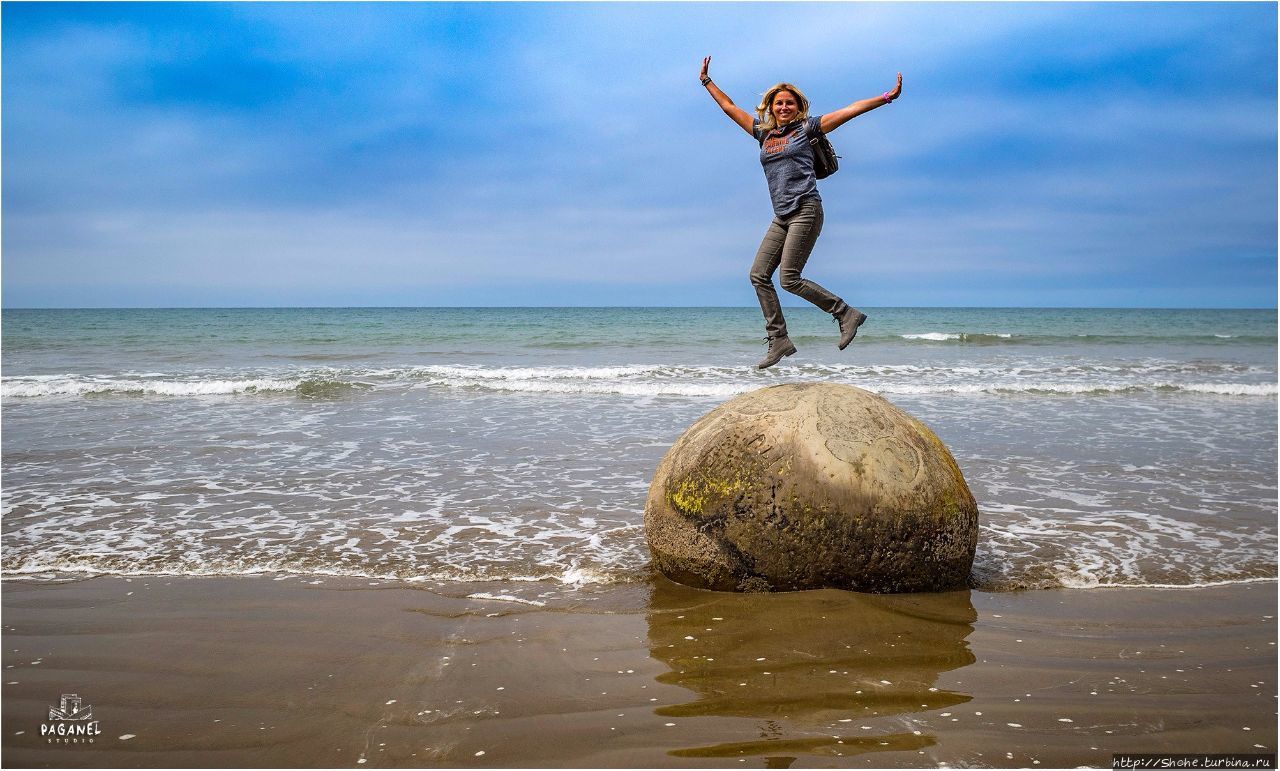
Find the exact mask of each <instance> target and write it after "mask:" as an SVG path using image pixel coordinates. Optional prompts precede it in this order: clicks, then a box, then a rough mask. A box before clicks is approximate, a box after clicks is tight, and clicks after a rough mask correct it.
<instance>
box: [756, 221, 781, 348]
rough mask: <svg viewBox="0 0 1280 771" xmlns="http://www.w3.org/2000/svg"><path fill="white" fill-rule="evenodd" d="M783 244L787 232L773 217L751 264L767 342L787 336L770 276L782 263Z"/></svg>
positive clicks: (776, 293) (779, 304) (771, 276)
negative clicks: (769, 339)
mask: <svg viewBox="0 0 1280 771" xmlns="http://www.w3.org/2000/svg"><path fill="white" fill-rule="evenodd" d="M786 240H787V231H786V230H784V229H783V228H782V225H781V224H780V223H779V221H778V218H777V217H774V218H773V222H771V223H769V229H768V230H767V231H765V234H764V240H763V241H761V242H760V248H759V249H758V250H757V251H756V259H755V261H754V262H753V263H752V264H751V285H752V286H754V287H755V288H756V299H758V300H759V301H760V311H761V312H762V313H764V329H765V333H766V334H767V335H768V336H769V337H770V338H776V337H786V335H787V320H786V319H785V318H784V317H783V315H782V303H780V302H778V292H777V290H775V289H774V288H773V273H774V271H776V270H777V269H778V264H779V262H780V261H781V260H782V250H783V246H784V245H785V243H786Z"/></svg>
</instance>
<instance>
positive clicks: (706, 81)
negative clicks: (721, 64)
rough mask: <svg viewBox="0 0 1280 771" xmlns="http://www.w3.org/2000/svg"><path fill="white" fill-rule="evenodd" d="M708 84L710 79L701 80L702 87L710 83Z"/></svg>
mask: <svg viewBox="0 0 1280 771" xmlns="http://www.w3.org/2000/svg"><path fill="white" fill-rule="evenodd" d="M710 82H711V78H703V79H702V85H704V86H705V85H707V84H708V83H710Z"/></svg>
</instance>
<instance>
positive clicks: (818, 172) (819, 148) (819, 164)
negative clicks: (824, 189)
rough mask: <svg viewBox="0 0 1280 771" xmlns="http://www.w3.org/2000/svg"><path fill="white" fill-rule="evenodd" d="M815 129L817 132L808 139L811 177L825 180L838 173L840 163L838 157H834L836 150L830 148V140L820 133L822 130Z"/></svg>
mask: <svg viewBox="0 0 1280 771" xmlns="http://www.w3.org/2000/svg"><path fill="white" fill-rule="evenodd" d="M815 128H817V131H814V132H813V136H811V137H809V147H810V149H812V150H813V176H815V177H817V178H818V179H826V178H827V177H829V176H831V175H832V174H835V173H836V172H837V171H839V169H840V161H839V160H837V159H838V158H839V157H840V156H838V155H836V149H835V148H834V147H832V146H831V140H830V139H827V135H826V134H824V133H822V129H821V128H820V127H818V126H816V125H815Z"/></svg>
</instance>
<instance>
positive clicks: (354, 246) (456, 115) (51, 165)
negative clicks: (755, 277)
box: [2, 3, 1277, 307]
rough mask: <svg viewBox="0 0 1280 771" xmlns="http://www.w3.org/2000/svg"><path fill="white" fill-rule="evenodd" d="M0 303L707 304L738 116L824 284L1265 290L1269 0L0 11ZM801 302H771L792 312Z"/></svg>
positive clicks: (1013, 299)
mask: <svg viewBox="0 0 1280 771" xmlns="http://www.w3.org/2000/svg"><path fill="white" fill-rule="evenodd" d="M2 13H3V75H2V77H3V84H2V85H3V149H4V155H3V268H2V270H3V276H2V278H3V298H2V299H3V304H4V305H5V307H104V306H105V307H113V306H119V307H128V306H161V307H169V306H244V305H250V306H289V305H309V306H329V305H358V306H385V305H395V306H400V305H405V306H430V305H497V306H502V305H741V306H752V305H754V304H755V295H754V293H753V291H752V289H751V286H750V284H749V283H748V281H747V270H748V268H749V266H750V263H751V259H752V257H753V256H754V253H755V249H756V247H757V245H758V244H759V241H760V237H761V236H762V235H763V233H764V230H765V228H766V227H767V225H768V223H769V220H770V217H771V210H770V207H769V199H768V194H767V191H766V188H765V182H764V177H763V174H762V173H761V170H760V166H759V162H758V159H757V153H758V150H757V148H756V145H755V143H754V142H753V141H752V139H751V138H750V137H749V136H747V135H746V134H745V133H743V132H742V131H741V130H740V129H739V128H737V127H736V126H734V125H733V124H732V123H731V122H730V121H729V120H728V119H727V118H726V117H725V116H724V115H723V114H722V113H721V112H720V111H719V109H718V108H717V107H716V106H715V104H714V103H713V102H712V100H711V99H710V98H709V97H708V96H707V94H706V92H705V91H704V90H703V89H702V88H701V86H700V85H699V84H698V81H697V75H698V68H699V65H700V63H701V59H702V57H703V56H705V55H708V54H710V55H712V56H713V57H714V58H713V61H712V67H711V74H712V75H713V77H715V79H716V82H717V83H718V84H719V85H720V86H721V87H722V88H723V89H724V90H725V91H726V92H727V93H728V94H729V95H730V96H731V97H732V98H733V99H734V100H735V101H736V102H737V103H738V104H739V105H740V106H743V107H744V108H747V109H750V108H752V107H753V106H754V103H755V101H756V100H758V98H759V94H760V93H761V92H762V91H763V90H764V89H765V88H767V87H768V86H769V85H770V84H772V83H774V82H776V81H779V80H789V81H792V82H795V83H797V84H798V85H799V86H800V87H801V88H802V89H804V90H805V92H806V93H807V95H808V96H809V98H810V100H811V101H812V103H813V107H814V112H815V114H816V113H821V112H824V111H829V110H831V109H835V108H838V107H841V106H844V105H845V104H848V103H849V102H851V101H854V100H857V99H863V98H866V97H870V96H873V95H875V94H879V93H880V92H882V91H884V90H885V89H887V88H890V87H891V86H892V85H893V81H894V76H895V73H896V72H898V71H901V72H902V73H903V78H904V92H903V97H902V99H901V100H900V101H899V102H897V103H895V104H893V105H890V106H887V107H884V108H881V109H878V110H876V111H874V112H871V113H868V114H866V115H863V116H861V117H859V118H857V119H855V120H853V121H852V122H850V123H848V124H846V125H845V126H843V127H842V128H841V129H839V130H838V131H837V132H835V133H833V134H832V135H831V139H832V141H833V143H834V144H835V146H836V149H837V152H839V153H840V154H841V156H842V161H841V169H840V171H839V172H838V173H837V174H836V175H835V176H833V177H831V178H830V179H828V180H825V181H824V182H823V183H822V184H821V190H822V195H823V199H824V203H825V208H826V225H825V229H824V232H823V235H822V237H821V239H820V240H819V242H818V246H817V248H816V250H815V252H814V256H813V258H812V259H811V261H810V263H809V267H808V268H807V270H806V275H808V276H809V277H811V278H813V279H815V280H817V281H819V282H820V283H822V284H824V285H827V286H829V287H831V288H832V289H834V290H836V291H837V292H839V293H841V294H843V295H844V296H845V297H846V298H847V299H848V300H849V301H850V302H851V303H854V304H857V305H865V306H888V305H912V306H914V305H944V306H945V305H978V306H982V305H990V306H1167V307H1183V306H1201V307H1203V306H1221V307H1275V305H1276V266H1277V254H1276V232H1277V229H1276V224H1277V223H1276V204H1277V201H1276V182H1277V179H1276V168H1277V166H1276V140H1277V129H1276V115H1277V103H1276V29H1277V19H1276V13H1277V10H1276V5H1275V4H1273V3H1204V4H1202V3H1169V4H1165V3H1135V4H1128V3H1103V4H1083V3H1066V4H1057V3H992V4H963V3H946V4H928V3H906V4H880V3H814V4H808V3H804V4H801V3H795V4H771V3H706V4H702V3H677V4H668V3H638V4H630V3H607V4H604V3H602V4H594V3H552V4H540V3H494V4H489V3H460V4H449V3H427V4H418V3H378V4H345V3H334V4H330V3H324V4H274V3H230V4H166V3H155V4H153V3H145V4H127V3H121V4H86V3H68V4H54V3H48V4H46V3H5V4H4V5H3V6H2ZM800 302H802V301H800Z"/></svg>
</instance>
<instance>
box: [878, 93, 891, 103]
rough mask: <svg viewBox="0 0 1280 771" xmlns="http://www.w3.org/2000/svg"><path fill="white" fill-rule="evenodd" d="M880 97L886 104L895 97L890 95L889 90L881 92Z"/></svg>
mask: <svg viewBox="0 0 1280 771" xmlns="http://www.w3.org/2000/svg"><path fill="white" fill-rule="evenodd" d="M880 98H881V99H883V100H884V103H885V104H889V103H890V102H892V101H893V98H892V97H891V96H889V92H888V91H885V92H884V93H883V94H881V95H880Z"/></svg>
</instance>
